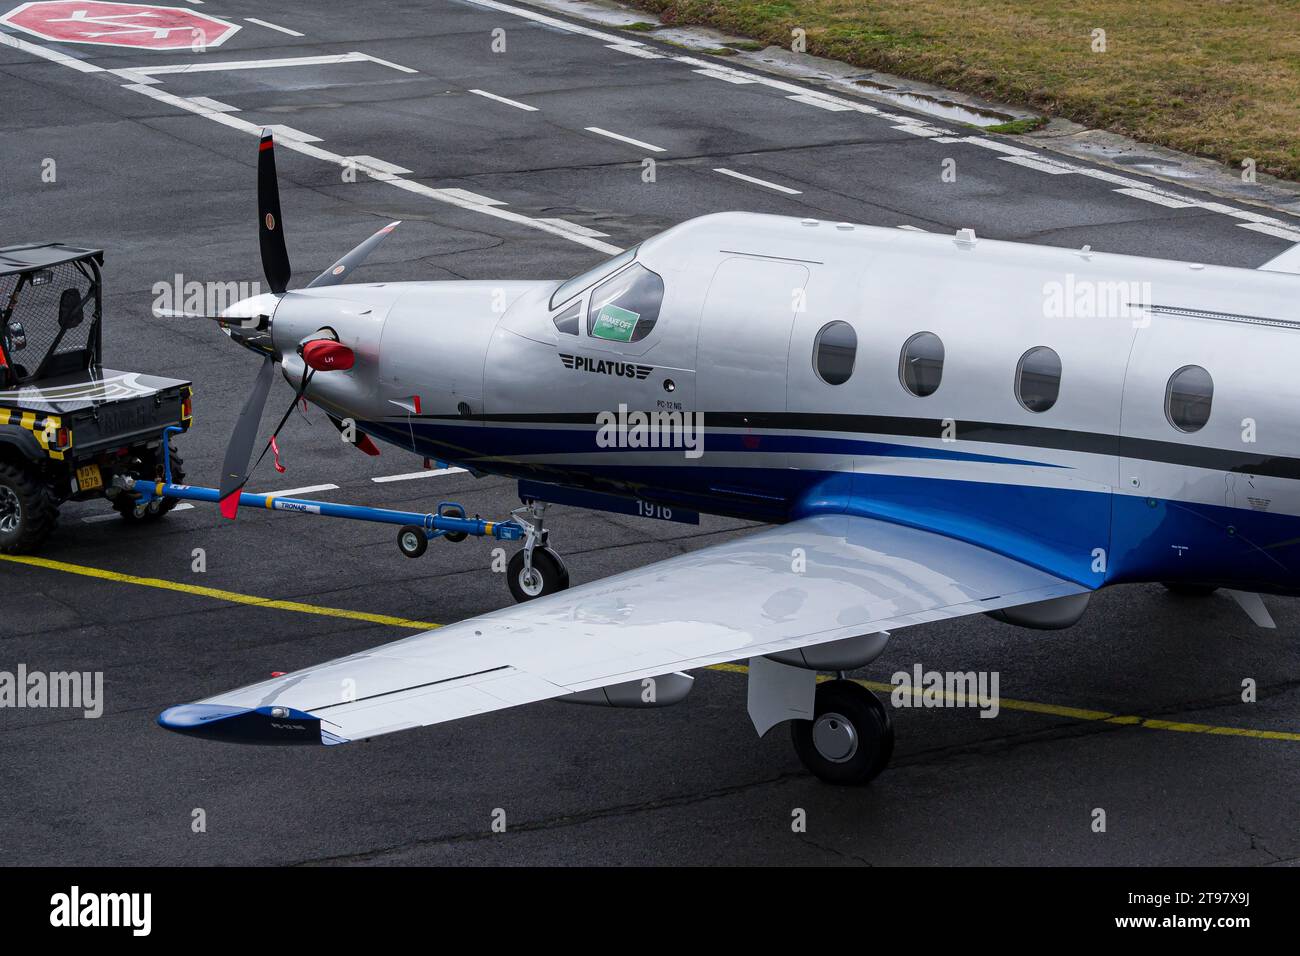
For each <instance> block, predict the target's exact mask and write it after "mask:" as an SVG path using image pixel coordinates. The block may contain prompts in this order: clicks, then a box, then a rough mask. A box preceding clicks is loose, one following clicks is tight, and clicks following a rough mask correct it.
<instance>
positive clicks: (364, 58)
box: [77, 50, 417, 76]
mask: <svg viewBox="0 0 1300 956" xmlns="http://www.w3.org/2000/svg"><path fill="white" fill-rule="evenodd" d="M77 62H80V61H77ZM362 62H369V63H377V64H379V65H380V66H386V67H389V68H390V69H394V70H399V71H401V72H402V73H415V72H417V71H416V70H413V69H411V68H410V67H409V66H402V65H400V64H398V63H393V62H392V61H390V60H381V59H380V58H379V57H377V56H371V55H370V54H369V53H358V52H356V51H355V50H354V51H352V52H351V53H330V54H325V55H323V56H283V57H276V58H275V59H270V60H221V61H219V62H215V63H213V62H209V61H206V60H203V61H196V62H194V63H167V64H164V65H163V66H135V67H130V68H128V69H129V72H130V73H132V74H135V75H138V76H165V75H167V74H169V73H223V72H226V71H232V70H274V69H281V68H286V67H292V66H330V65H333V64H335V63H362ZM95 69H96V70H98V69H99V67H95Z"/></svg>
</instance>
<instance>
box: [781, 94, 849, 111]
mask: <svg viewBox="0 0 1300 956" xmlns="http://www.w3.org/2000/svg"><path fill="white" fill-rule="evenodd" d="M786 99H787V100H793V101H794V102H796V103H803V104H804V105H805V106H816V107H818V108H819V109H823V110H830V111H831V112H832V113H844V112H847V111H848V110H850V109H852V107H851V106H845V105H844V104H843V103H839V102H837V101H835V100H833V99H830V98H829V97H825V96H817V95H816V94H815V93H798V94H796V95H794V96H787V97H786Z"/></svg>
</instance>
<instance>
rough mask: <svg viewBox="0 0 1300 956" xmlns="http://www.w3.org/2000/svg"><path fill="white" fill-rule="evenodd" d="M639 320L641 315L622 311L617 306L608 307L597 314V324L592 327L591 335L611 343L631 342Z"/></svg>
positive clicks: (604, 307)
mask: <svg viewBox="0 0 1300 956" xmlns="http://www.w3.org/2000/svg"><path fill="white" fill-rule="evenodd" d="M639 318H641V316H640V314H639V313H636V312H631V311H629V310H627V309H620V308H619V307H618V306H616V305H606V306H603V307H602V308H601V310H600V312H598V313H597V314H596V324H595V325H594V326H592V329H591V334H592V335H594V336H595V337H596V338H598V339H609V340H610V341H611V342H631V341H632V332H633V331H634V330H635V329H636V323H637V320H638V319H639Z"/></svg>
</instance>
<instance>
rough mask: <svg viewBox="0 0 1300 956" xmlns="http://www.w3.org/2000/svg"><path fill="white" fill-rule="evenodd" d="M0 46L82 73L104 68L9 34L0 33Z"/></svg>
mask: <svg viewBox="0 0 1300 956" xmlns="http://www.w3.org/2000/svg"><path fill="white" fill-rule="evenodd" d="M0 46H11V47H13V48H14V49H15V50H22V51H23V52H24V53H30V54H32V56H40V57H44V58H45V59H47V60H53V61H54V62H55V63H61V64H62V65H63V66H69V67H72V69H74V70H78V71H80V72H81V73H102V72H103V67H99V66H95V64H93V63H87V62H85V61H84V60H78V59H77V58H76V57H75V56H68V54H66V53H60V52H59V51H58V50H51V49H50V48H49V47H45V46H37V45H36V44H35V43H28V42H27V41H26V40H20V39H18V38H17V37H11V36H10V35H9V34H7V33H0Z"/></svg>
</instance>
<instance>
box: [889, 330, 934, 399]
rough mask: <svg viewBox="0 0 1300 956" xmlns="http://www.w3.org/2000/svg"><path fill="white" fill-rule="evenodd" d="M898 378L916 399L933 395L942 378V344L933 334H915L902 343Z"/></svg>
mask: <svg viewBox="0 0 1300 956" xmlns="http://www.w3.org/2000/svg"><path fill="white" fill-rule="evenodd" d="M898 378H899V380H900V381H901V382H902V383H903V388H905V389H907V390H908V391H909V392H911V393H912V394H913V395H915V396H917V397H918V398H925V396H927V395H933V394H934V393H935V392H937V391H938V390H939V382H940V380H941V379H942V378H943V342H942V341H941V340H940V339H939V336H937V335H935V334H934V333H933V332H917V333H916V334H915V335H913V336H912V337H911V338H909V339H908V340H907V341H906V342H904V343H903V351H902V355H901V357H900V358H899V360H898Z"/></svg>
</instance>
